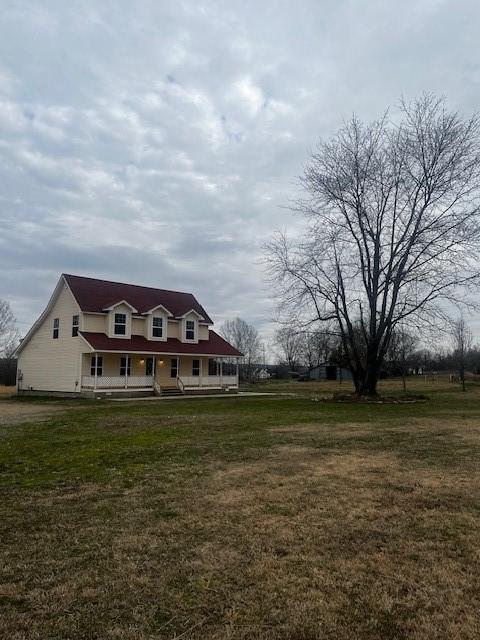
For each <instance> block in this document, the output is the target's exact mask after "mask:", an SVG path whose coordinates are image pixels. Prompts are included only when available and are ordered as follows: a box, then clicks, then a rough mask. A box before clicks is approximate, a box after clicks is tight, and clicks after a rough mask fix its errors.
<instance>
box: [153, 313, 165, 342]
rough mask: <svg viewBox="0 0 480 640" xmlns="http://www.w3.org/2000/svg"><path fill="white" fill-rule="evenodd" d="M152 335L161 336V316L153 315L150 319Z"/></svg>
mask: <svg viewBox="0 0 480 640" xmlns="http://www.w3.org/2000/svg"><path fill="white" fill-rule="evenodd" d="M152 336H153V337H154V338H161V337H162V336H163V318H159V317H158V316H154V317H153V319H152Z"/></svg>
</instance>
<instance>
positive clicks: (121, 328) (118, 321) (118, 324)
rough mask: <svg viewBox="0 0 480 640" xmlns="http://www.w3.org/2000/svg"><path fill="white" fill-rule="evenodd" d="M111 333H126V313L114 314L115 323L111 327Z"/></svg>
mask: <svg viewBox="0 0 480 640" xmlns="http://www.w3.org/2000/svg"><path fill="white" fill-rule="evenodd" d="M113 333H114V334H115V335H116V336H124V335H126V334H127V314H126V313H116V314H115V324H114V327H113Z"/></svg>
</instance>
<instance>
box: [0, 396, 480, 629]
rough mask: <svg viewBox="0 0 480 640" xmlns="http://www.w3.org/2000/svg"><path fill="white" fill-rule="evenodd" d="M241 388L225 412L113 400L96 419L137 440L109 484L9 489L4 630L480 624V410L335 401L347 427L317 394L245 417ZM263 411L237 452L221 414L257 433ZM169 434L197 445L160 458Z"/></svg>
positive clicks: (261, 404)
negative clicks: (444, 411)
mask: <svg viewBox="0 0 480 640" xmlns="http://www.w3.org/2000/svg"><path fill="white" fill-rule="evenodd" d="M470 401H471V400H470ZM232 402H237V401H232V400H226V401H225V405H224V407H225V408H224V411H225V413H224V414H221V413H220V412H219V410H214V407H220V406H221V405H220V404H218V403H217V404H213V401H210V400H207V401H202V403H201V406H199V404H200V403H199V402H197V404H195V401H193V402H192V403H190V404H187V403H186V404H185V405H183V409H182V407H181V406H179V405H180V404H181V403H177V406H176V408H175V410H176V411H177V413H172V408H171V407H168V409H167V408H163V409H161V407H160V404H159V405H157V409H156V413H152V414H151V415H145V414H143V415H140V414H138V412H139V409H135V410H133V409H132V411H131V412H130V413H128V412H127V409H125V408H124V407H121V408H115V413H114V414H113V413H112V412H110V413H109V409H108V408H103V407H101V408H98V407H96V411H97V413H96V415H95V420H94V427H93V429H96V430H98V432H99V433H100V432H102V433H105V434H106V437H107V438H113V437H118V438H119V439H125V438H130V437H131V438H132V439H131V441H130V447H131V449H128V448H127V449H125V450H122V453H121V454H119V458H118V461H117V462H116V464H117V467H116V471H114V472H112V475H111V476H110V479H109V480H108V482H106V481H102V482H92V481H90V482H85V481H79V480H78V479H77V480H76V479H75V476H74V475H72V476H71V477H70V478H69V480H68V481H62V483H60V484H55V483H53V484H52V483H49V484H48V483H44V484H42V483H40V484H39V485H38V486H37V487H36V488H34V489H33V490H26V489H20V488H15V487H13V488H11V489H10V490H9V491H10V493H9V494H8V496H9V502H8V513H7V512H6V511H5V512H4V513H3V516H4V517H8V520H9V525H8V527H4V528H3V531H2V532H0V533H1V535H2V541H3V543H4V545H5V549H6V553H5V555H4V560H3V584H2V586H1V588H0V606H2V607H3V615H2V617H1V618H0V637H5V638H8V639H9V640H46V639H48V640H50V639H52V640H53V639H67V638H68V639H73V638H75V639H76V640H77V639H80V640H81V639H87V638H88V639H91V638H101V639H102V640H104V639H105V640H108V639H115V640H153V639H157V638H159V639H163V638H165V639H167V638H168V639H173V638H188V639H189V640H224V639H229V640H257V639H262V640H263V639H265V640H314V639H315V640H317V639H323V638H325V639H331V640H352V639H355V640H356V639H364V640H367V639H368V640H386V639H387V640H388V639H391V640H394V639H395V640H402V639H405V640H407V639H408V640H410V639H413V640H431V639H432V638H449V639H452V640H474V639H475V640H476V639H477V638H478V637H479V628H480V571H479V569H480V538H479V534H478V531H479V529H480V503H479V496H480V473H479V465H478V453H479V452H480V428H479V424H480V422H479V419H478V415H479V412H478V410H476V411H477V414H475V415H471V414H468V415H467V414H463V413H462V409H461V408H458V409H456V410H455V412H452V415H450V416H442V417H441V418H436V417H435V412H434V411H433V407H432V413H431V415H427V414H426V413H425V415H423V416H418V415H409V414H408V412H409V411H413V410H414V409H413V408H408V407H407V408H403V409H402V411H403V412H404V414H403V415H404V417H402V418H398V417H397V418H395V416H396V415H397V414H396V413H395V412H396V411H398V408H397V407H391V406H390V407H379V408H378V413H372V412H374V411H377V409H372V408H370V407H361V408H360V409H359V411H360V413H359V414H358V415H357V419H354V417H353V416H352V417H350V418H349V416H350V414H349V413H347V412H348V411H351V409H350V408H349V407H341V408H337V407H336V406H335V407H333V408H332V409H331V410H332V411H338V412H343V414H340V413H339V414H338V418H339V419H338V422H336V423H332V421H331V418H330V417H327V414H326V413H325V417H324V419H321V418H320V417H319V419H316V420H315V418H314V414H312V413H311V405H312V404H313V403H309V402H307V401H295V400H293V401H291V402H293V403H294V404H292V405H290V406H292V407H293V409H292V410H291V412H290V413H288V405H287V404H286V402H287V401H284V402H285V404H284V405H281V406H282V407H286V409H283V411H282V410H280V409H278V410H277V409H276V407H277V405H278V403H277V404H275V402H276V401H275V400H274V399H272V400H269V401H268V402H270V404H267V401H265V400H263V399H259V400H258V401H253V400H249V401H248V402H249V404H247V403H246V402H245V403H244V404H241V403H242V402H243V401H241V400H240V399H239V400H238V404H237V407H238V415H237V414H235V412H234V410H233V408H232V404H231V403H232ZM471 402H472V401H471ZM204 403H206V404H204ZM210 403H212V404H210ZM226 403H229V404H228V406H227V404H226ZM147 404H148V405H149V407H148V411H152V412H153V411H154V410H153V409H152V408H151V406H150V403H144V405H147ZM242 407H246V408H245V409H242ZM248 407H251V409H249V408H248ZM315 408H316V407H315ZM146 410H147V408H145V411H146ZM319 410H321V411H326V409H325V408H324V407H323V406H322V407H320V408H319ZM415 410H417V409H415ZM419 410H420V411H423V412H427V410H428V408H425V407H422V408H420V409H419ZM133 411H135V413H133ZM268 411H272V412H273V413H271V414H268ZM202 412H204V413H203V414H202ZM227 412H228V414H227ZM242 412H244V413H242ZM262 412H263V422H262V424H261V426H260V423H258V424H259V426H258V427H257V428H258V430H259V432H260V431H261V433H262V436H261V438H262V439H259V437H257V435H256V433H257V432H256V430H253V431H252V435H248V439H247V440H246V441H245V442H243V441H239V442H237V440H235V447H236V448H234V449H233V450H232V451H230V450H228V449H227V447H228V441H227V440H225V439H224V437H223V435H222V432H221V427H222V420H223V425H224V429H226V426H227V424H230V423H231V422H232V420H234V419H237V420H238V421H239V424H240V425H242V424H243V421H245V423H244V424H245V426H244V427H242V426H236V427H235V429H239V430H242V429H247V425H248V428H251V425H252V423H253V424H256V422H255V421H256V420H258V419H259V418H258V416H259V415H260V413H262ZM269 415H271V416H274V417H268V416H269ZM342 416H343V417H342ZM371 416H376V417H375V420H372V418H371ZM392 416H393V417H392ZM340 418H341V419H340ZM82 419H83V418H82ZM302 419H303V420H304V421H303V422H302V421H301V420H302ZM327 420H328V426H326V423H327ZM115 429H118V434H115ZM235 429H232V436H231V437H232V438H235V437H237V436H236V431H235ZM135 430H137V432H135ZM10 431H11V430H10ZM167 431H168V433H166V432H167ZM130 432H131V433H130ZM29 433H31V432H29ZM45 433H46V432H45ZM62 433H63V432H62ZM65 433H66V436H65V437H69V436H68V432H67V431H66V432H65ZM249 433H250V432H249ZM167 435H168V437H175V438H177V437H178V438H179V439H178V440H176V441H175V442H176V443H177V444H176V446H177V448H179V449H182V450H184V452H187V447H188V446H194V451H193V453H194V455H193V453H189V454H188V455H186V453H185V457H184V458H182V457H176V456H175V450H174V449H168V450H167V452H166V453H165V454H164V453H163V450H160V449H159V450H158V456H159V458H158V461H157V459H156V457H155V455H153V454H152V447H155V446H156V445H155V443H156V440H155V438H157V437H160V436H161V437H162V438H163V437H165V438H166V437H167ZM122 441H123V440H122ZM115 442H116V441H115ZM162 442H164V441H163V440H162ZM165 442H166V440H165ZM52 446H54V445H52ZM72 446H74V445H73V444H72ZM77 446H78V445H77ZM88 446H89V447H94V446H97V448H99V450H100V452H101V453H102V452H103V455H106V453H105V450H104V445H103V444H98V442H97V443H95V440H92V441H91V443H90V441H89V445H88ZM139 446H145V458H144V460H145V461H146V462H145V466H144V467H143V468H142V469H141V471H140V472H139V473H138V474H137V476H136V477H135V481H129V482H127V481H126V478H125V476H124V475H123V472H122V466H121V465H122V463H124V458H123V456H128V455H129V452H131V451H132V450H133V448H134V447H139ZM162 446H166V445H162ZM229 451H230V452H229ZM87 453H88V455H91V453H90V449H88V451H87ZM147 453H148V455H149V456H151V457H149V458H147ZM160 455H161V456H163V457H161V458H160ZM105 460H106V461H105V462H104V464H108V465H112V464H113V463H112V462H111V461H107V459H106V458H105ZM75 473H76V472H75ZM2 509H4V510H5V509H6V503H5V502H4V503H3V505H2ZM4 522H5V521H4Z"/></svg>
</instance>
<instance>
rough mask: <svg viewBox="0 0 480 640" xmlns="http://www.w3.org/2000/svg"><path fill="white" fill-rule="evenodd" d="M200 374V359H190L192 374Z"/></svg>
mask: <svg viewBox="0 0 480 640" xmlns="http://www.w3.org/2000/svg"><path fill="white" fill-rule="evenodd" d="M199 375H200V360H192V376H199Z"/></svg>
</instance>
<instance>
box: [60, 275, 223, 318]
mask: <svg viewBox="0 0 480 640" xmlns="http://www.w3.org/2000/svg"><path fill="white" fill-rule="evenodd" d="M63 277H64V278H65V280H66V282H67V284H68V286H69V287H70V289H71V291H72V293H73V295H74V297H75V299H76V301H77V302H78V305H79V307H80V309H81V310H82V311H84V312H86V313H102V312H105V309H109V308H111V307H112V306H113V305H116V304H117V303H119V302H122V301H124V302H127V303H128V304H129V305H130V306H131V307H133V308H134V309H136V310H137V311H138V314H139V315H142V314H146V313H148V312H149V311H151V310H152V309H154V308H155V307H158V306H160V305H161V306H163V307H164V308H165V309H168V311H169V312H170V313H171V314H172V316H173V317H174V318H181V317H183V316H184V315H185V314H186V313H188V312H189V311H194V312H195V313H197V314H198V316H199V318H201V320H200V321H201V322H205V323H207V324H213V322H212V320H211V319H210V317H209V315H208V314H207V312H206V311H205V309H204V308H203V307H202V305H201V304H199V302H198V301H197V299H196V298H195V296H194V295H193V294H191V293H182V292H180V291H169V290H167V289H154V288H152V287H141V286H139V285H136V284H124V283H121V282H110V281H108V280H97V279H96V278H85V277H84V276H74V275H70V274H63Z"/></svg>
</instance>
